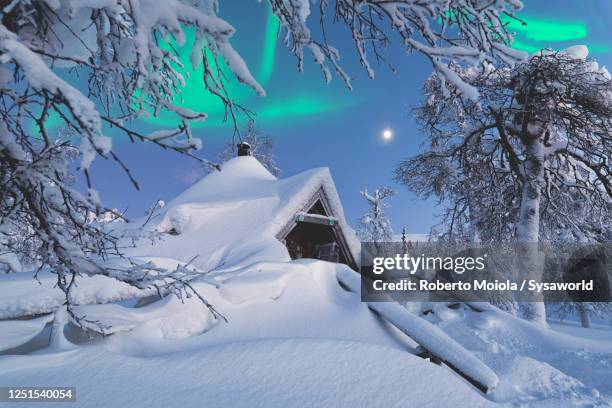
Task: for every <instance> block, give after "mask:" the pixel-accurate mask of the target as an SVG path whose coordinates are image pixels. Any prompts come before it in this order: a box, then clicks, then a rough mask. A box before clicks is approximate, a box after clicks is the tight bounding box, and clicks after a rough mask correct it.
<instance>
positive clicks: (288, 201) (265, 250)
mask: <svg viewBox="0 0 612 408" xmlns="http://www.w3.org/2000/svg"><path fill="white" fill-rule="evenodd" d="M319 191H322V192H323V194H324V195H325V197H326V199H327V203H328V204H329V206H330V211H331V213H332V214H329V215H330V216H332V217H334V218H336V219H337V220H338V226H339V228H340V230H341V231H342V233H343V235H344V237H345V239H346V241H347V244H348V246H349V250H350V251H351V253H352V255H353V257H354V258H355V259H358V255H359V241H358V239H357V237H356V236H355V234H354V231H353V230H352V229H351V228H350V227H349V226H348V224H347V223H346V220H345V218H344V212H343V210H342V205H341V203H340V198H339V197H338V193H337V191H336V187H335V185H334V182H333V180H332V177H331V174H330V172H329V169H327V168H316V169H312V170H308V171H305V172H303V173H300V174H297V175H295V176H292V177H288V178H284V179H277V178H276V177H275V176H273V175H272V174H271V173H270V172H269V171H268V170H266V168H265V167H264V166H263V165H262V164H261V163H259V161H257V159H255V158H254V157H252V156H243V157H236V158H233V159H231V160H229V161H227V162H226V163H224V164H223V165H222V167H221V171H218V172H213V173H211V174H209V175H207V176H206V177H204V178H203V179H201V180H200V181H198V182H197V183H196V184H194V185H193V186H192V187H190V188H189V189H187V190H186V191H184V192H183V193H182V194H180V195H179V196H178V197H176V198H175V199H174V200H172V201H171V202H170V203H169V204H167V205H166V206H165V207H164V208H163V210H162V212H161V213H160V214H159V215H158V216H156V217H155V218H154V219H153V220H152V222H150V223H149V225H148V228H150V229H154V230H157V231H159V232H172V233H174V232H176V233H177V234H176V235H172V234H164V238H163V240H162V241H161V242H156V243H155V244H154V245H150V244H148V243H146V242H144V243H142V244H139V245H138V248H137V250H136V251H135V252H134V254H136V252H137V255H138V256H154V257H164V258H172V259H175V260H178V261H183V262H189V261H192V259H193V261H192V265H194V266H196V267H198V268H201V269H203V270H208V269H222V270H233V269H236V268H239V267H242V266H246V265H249V264H252V263H254V262H262V261H266V262H278V261H280V262H283V261H288V260H289V259H290V257H289V254H288V252H287V249H286V248H285V246H284V245H283V244H281V243H280V242H279V241H278V239H277V238H276V237H277V235H278V234H279V233H280V232H281V231H282V230H283V228H284V227H286V226H287V225H288V224H289V223H291V222H292V221H293V220H294V219H295V216H296V214H298V213H299V212H301V211H306V210H308V208H306V207H307V205H308V204H309V202H310V200H311V199H312V197H313V196H315V195H316V194H317V193H318V192H319ZM194 258H195V259H194Z"/></svg>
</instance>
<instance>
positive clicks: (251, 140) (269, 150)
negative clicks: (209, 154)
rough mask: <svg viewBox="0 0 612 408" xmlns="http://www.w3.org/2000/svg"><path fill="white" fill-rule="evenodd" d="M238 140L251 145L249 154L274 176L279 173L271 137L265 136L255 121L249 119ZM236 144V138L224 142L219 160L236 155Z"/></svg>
mask: <svg viewBox="0 0 612 408" xmlns="http://www.w3.org/2000/svg"><path fill="white" fill-rule="evenodd" d="M240 142H242V143H248V144H249V146H251V150H250V151H251V156H253V157H255V158H256V159H257V160H258V161H259V162H260V163H261V164H262V165H263V166H264V167H265V168H266V169H268V171H269V172H270V173H272V174H273V175H275V176H276V177H278V176H280V175H281V169H280V167H278V164H276V156H275V155H274V144H273V143H272V139H270V138H269V137H268V136H265V135H264V134H263V133H262V132H261V130H260V129H259V128H257V127H256V126H255V122H254V121H252V120H250V121H249V122H248V123H247V125H246V128H245V129H244V131H243V132H242V134H241V135H240ZM236 154H237V145H236V138H234V139H232V140H231V141H228V142H226V143H225V147H224V148H223V151H222V152H221V154H220V155H219V161H220V162H222V163H223V162H226V161H228V160H230V159H231V158H233V157H236Z"/></svg>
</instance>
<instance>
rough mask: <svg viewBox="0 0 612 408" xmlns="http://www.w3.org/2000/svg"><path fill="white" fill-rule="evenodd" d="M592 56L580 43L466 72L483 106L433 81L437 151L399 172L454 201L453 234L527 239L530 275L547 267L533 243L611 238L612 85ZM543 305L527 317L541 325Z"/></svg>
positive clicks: (412, 184) (413, 184)
mask: <svg viewBox="0 0 612 408" xmlns="http://www.w3.org/2000/svg"><path fill="white" fill-rule="evenodd" d="M587 54H588V51H587V49H586V47H581V46H576V47H571V48H569V49H567V50H565V51H562V52H551V51H542V52H538V53H536V54H534V55H533V56H531V57H530V58H529V60H528V61H526V62H523V63H520V64H516V65H515V66H513V67H507V66H503V67H499V68H494V67H492V66H488V67H486V69H484V70H482V71H479V70H475V69H469V68H468V69H464V70H460V71H459V75H461V76H462V77H463V78H464V80H465V81H470V82H471V83H472V84H473V85H474V86H476V88H477V89H478V90H479V93H480V95H481V98H482V99H481V101H479V102H477V103H474V102H473V101H472V100H470V99H469V98H467V97H465V96H464V95H462V93H461V92H458V91H453V92H451V94H450V95H449V94H448V92H447V89H445V87H442V86H441V84H440V81H439V80H438V79H436V78H432V79H430V80H429V81H428V82H427V84H426V86H425V98H426V100H425V103H424V105H423V106H421V107H420V108H418V109H417V110H416V113H417V118H418V120H419V121H420V123H421V124H422V126H423V130H424V131H425V132H426V133H427V134H428V136H429V139H430V140H429V147H428V148H427V149H426V151H425V152H424V153H422V154H419V155H417V156H416V157H414V158H411V159H408V160H406V161H404V162H402V163H400V164H399V166H398V167H397V169H396V173H395V176H396V179H397V180H398V181H400V182H402V183H403V184H405V185H406V186H408V187H409V188H410V189H411V190H413V191H415V192H416V193H417V194H419V195H421V196H424V197H428V196H435V197H438V199H439V200H440V202H441V203H443V205H445V206H447V207H446V213H445V217H444V220H443V227H444V228H443V229H444V231H443V232H444V233H445V235H446V236H447V237H450V238H451V239H453V238H455V239H456V238H459V239H467V240H473V241H484V242H517V243H518V244H520V245H524V248H523V251H522V256H520V257H519V259H518V265H517V268H518V270H519V271H521V273H523V274H525V275H523V276H533V277H534V278H537V277H538V276H539V273H541V267H542V262H543V260H542V259H541V256H540V254H538V253H537V248H536V246H535V245H533V243H537V242H540V241H552V240H565V241H581V242H605V241H609V240H610V237H611V234H610V233H611V231H610V222H609V221H610V219H611V215H612V199H611V197H612V195H611V194H612V186H611V180H612V179H611V177H612V176H611V166H610V163H609V159H610V157H612V138H611V135H612V81H611V80H610V74H609V73H608V72H607V71H606V70H605V69H604V68H601V67H599V65H598V64H597V62H595V61H593V60H589V59H587ZM543 309H544V307H543V303H537V304H534V305H531V306H530V305H527V307H526V313H527V315H529V316H528V317H530V318H532V319H534V320H538V321H540V322H543V321H544V319H545V313H544V310H543Z"/></svg>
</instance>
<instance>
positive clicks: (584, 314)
mask: <svg viewBox="0 0 612 408" xmlns="http://www.w3.org/2000/svg"><path fill="white" fill-rule="evenodd" d="M578 313H579V314H580V324H582V327H584V328H585V329H590V328H591V317H590V316H589V309H588V308H586V307H584V306H583V305H581V304H579V305H578Z"/></svg>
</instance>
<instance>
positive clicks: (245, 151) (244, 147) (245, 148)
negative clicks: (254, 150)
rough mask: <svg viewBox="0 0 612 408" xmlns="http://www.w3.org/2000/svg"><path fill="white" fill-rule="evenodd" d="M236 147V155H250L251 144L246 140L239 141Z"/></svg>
mask: <svg viewBox="0 0 612 408" xmlns="http://www.w3.org/2000/svg"><path fill="white" fill-rule="evenodd" d="M236 147H237V148H238V157H240V156H250V155H251V145H250V144H248V143H247V142H240V143H238V144H237V145H236Z"/></svg>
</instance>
